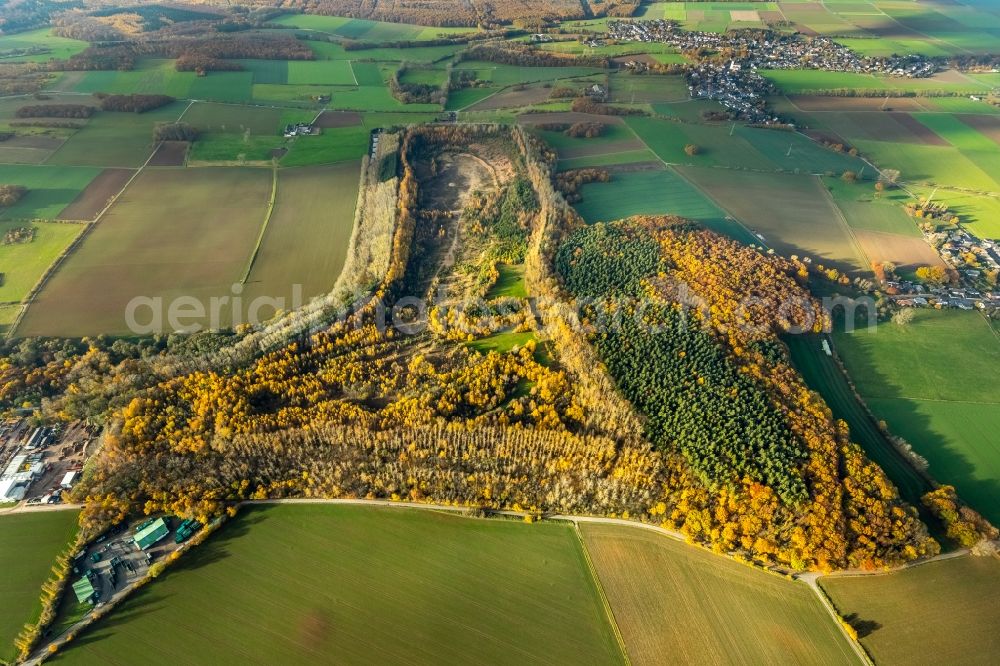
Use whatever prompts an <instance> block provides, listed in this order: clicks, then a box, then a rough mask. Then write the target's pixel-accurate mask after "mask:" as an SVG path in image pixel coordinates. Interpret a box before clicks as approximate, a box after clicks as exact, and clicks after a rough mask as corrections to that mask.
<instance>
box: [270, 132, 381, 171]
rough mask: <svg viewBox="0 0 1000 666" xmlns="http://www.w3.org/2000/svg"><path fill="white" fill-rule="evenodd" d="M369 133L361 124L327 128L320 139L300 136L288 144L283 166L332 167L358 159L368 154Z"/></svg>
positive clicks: (318, 137) (282, 162)
mask: <svg viewBox="0 0 1000 666" xmlns="http://www.w3.org/2000/svg"><path fill="white" fill-rule="evenodd" d="M369 139H370V134H369V130H368V129H367V128H365V127H363V126H361V125H356V126H354V127H336V128H328V129H324V130H323V133H322V134H320V135H319V136H300V137H297V138H295V139H293V140H292V141H290V142H289V144H288V154H287V155H286V156H285V157H283V158H282V160H281V166H283V167H286V166H307V165H310V164H333V163H335V162H345V161H348V160H358V159H361V158H362V157H364V155H365V153H366V152H368V141H369Z"/></svg>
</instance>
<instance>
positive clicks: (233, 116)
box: [184, 102, 316, 135]
mask: <svg viewBox="0 0 1000 666" xmlns="http://www.w3.org/2000/svg"><path fill="white" fill-rule="evenodd" d="M315 115H316V114H312V113H309V112H307V111H295V110H293V111H289V110H285V109H276V108H271V107H264V106H241V105H238V104H214V103H211V102H198V103H197V104H192V105H191V108H189V109H188V110H187V111H186V112H185V113H184V122H186V123H189V124H191V125H193V126H195V127H197V128H198V129H199V130H200V131H202V132H232V133H239V134H242V133H244V132H246V131H248V130H249V132H250V133H251V134H272V135H277V134H278V132H279V131H280V129H281V127H282V126H283V125H285V124H286V123H291V122H299V121H309V120H312V119H313V117H315Z"/></svg>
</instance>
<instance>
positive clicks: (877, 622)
mask: <svg viewBox="0 0 1000 666" xmlns="http://www.w3.org/2000/svg"><path fill="white" fill-rule="evenodd" d="M820 585H821V586H822V587H823V589H824V590H825V591H826V593H827V594H828V595H829V597H830V599H831V600H832V601H833V603H834V605H835V606H836V607H837V610H838V611H839V612H840V613H841V615H844V616H852V617H854V618H856V619H855V621H854V622H855V623H856V625H857V626H858V627H860V630H859V631H858V635H859V636H860V638H861V644H862V645H864V646H865V649H866V650H867V651H868V653H869V654H870V655H871V656H872V658H873V659H874V660H875V663H877V664H904V663H917V662H921V661H925V660H927V658H928V655H933V659H935V660H938V659H940V660H942V661H946V662H949V663H953V664H957V663H966V664H972V663H989V661H990V660H991V659H992V655H995V654H996V653H997V650H1000V617H998V616H997V613H996V608H995V602H996V598H997V594H1000V561H998V560H997V558H996V557H970V556H964V557H958V558H954V559H949V560H944V561H940V562H929V563H927V564H922V565H920V566H917V567H913V568H911V569H907V570H905V571H899V572H895V573H888V574H881V575H875V576H830V577H823V578H820ZM930 627H933V628H934V629H933V630H928V629H929V628H930Z"/></svg>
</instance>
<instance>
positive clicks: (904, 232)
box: [823, 178, 923, 238]
mask: <svg viewBox="0 0 1000 666" xmlns="http://www.w3.org/2000/svg"><path fill="white" fill-rule="evenodd" d="M823 184H824V185H825V186H826V188H827V189H828V190H829V191H830V193H831V194H832V195H833V200H834V202H835V203H836V204H837V207H838V208H840V210H841V211H842V212H843V213H844V217H845V218H846V219H847V223H848V224H849V225H851V227H853V228H855V229H866V230H868V231H879V232H883V233H889V234H899V235H901V236H910V237H912V238H923V236H922V234H921V233H920V229H919V227H918V226H917V221H916V220H914V219H913V218H911V217H910V216H909V215H907V214H906V211H905V210H904V209H903V204H904V203H906V202H907V201H908V200H909V199H910V197H909V196H908V195H907V194H906V192H905V191H903V190H902V189H893V190H887V191H885V192H882V193H881V194H878V193H876V191H875V188H874V185H873V183H871V182H855V183H845V182H844V181H843V180H841V179H840V178H824V179H823ZM877 194H878V196H876V195H877Z"/></svg>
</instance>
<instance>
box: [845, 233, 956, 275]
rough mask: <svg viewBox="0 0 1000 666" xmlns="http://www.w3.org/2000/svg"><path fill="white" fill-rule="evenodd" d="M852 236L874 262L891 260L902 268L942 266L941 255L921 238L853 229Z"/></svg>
mask: <svg viewBox="0 0 1000 666" xmlns="http://www.w3.org/2000/svg"><path fill="white" fill-rule="evenodd" d="M854 237H855V238H857V239H858V244H859V245H860V246H861V249H862V250H864V253H865V255H867V256H868V258H869V259H871V260H872V262H874V263H880V264H881V263H885V262H887V261H891V262H892V263H894V264H896V266H898V267H899V268H901V269H902V270H914V269H916V268H918V267H920V266H943V265H944V262H943V261H941V257H939V256H938V253H937V252H935V251H934V248H932V247H931V246H930V245H928V244H927V242H926V241H925V240H924V239H923V238H914V237H912V236H900V235H898V234H887V233H884V232H881V231H868V230H863V229H855V230H854Z"/></svg>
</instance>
